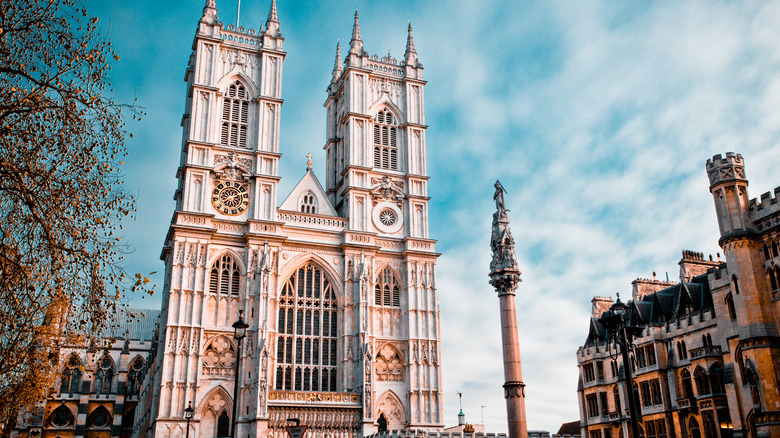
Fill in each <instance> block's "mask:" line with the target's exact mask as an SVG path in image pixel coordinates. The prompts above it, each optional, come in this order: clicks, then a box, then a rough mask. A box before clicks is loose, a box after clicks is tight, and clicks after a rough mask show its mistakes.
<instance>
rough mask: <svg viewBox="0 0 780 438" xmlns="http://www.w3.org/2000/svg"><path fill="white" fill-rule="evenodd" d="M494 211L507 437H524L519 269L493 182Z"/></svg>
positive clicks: (493, 273) (493, 279)
mask: <svg viewBox="0 0 780 438" xmlns="http://www.w3.org/2000/svg"><path fill="white" fill-rule="evenodd" d="M495 187H496V192H495V194H494V195H493V199H494V200H495V201H496V209H497V211H496V212H495V213H494V214H493V232H492V235H491V239H490V248H491V250H492V252H493V260H492V261H491V262H490V274H489V275H490V284H491V285H492V286H493V287H494V288H495V289H496V292H497V293H498V300H499V304H500V307H501V340H502V350H503V352H504V381H505V383H504V398H505V399H506V411H507V422H508V426H509V438H528V425H527V422H526V417H525V384H524V383H523V373H522V369H521V364H520V343H519V339H518V334H517V314H516V313H515V290H516V289H517V285H518V284H519V283H520V281H521V279H520V270H519V269H518V266H517V259H516V258H515V241H514V239H513V238H512V233H511V232H510V230H509V216H507V212H508V211H509V210H507V209H506V206H505V204H504V193H505V191H504V189H503V187H502V186H501V183H499V182H498V181H496V184H495Z"/></svg>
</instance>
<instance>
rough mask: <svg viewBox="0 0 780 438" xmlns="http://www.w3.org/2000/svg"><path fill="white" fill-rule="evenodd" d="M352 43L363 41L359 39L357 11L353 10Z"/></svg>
mask: <svg viewBox="0 0 780 438" xmlns="http://www.w3.org/2000/svg"><path fill="white" fill-rule="evenodd" d="M352 41H363V40H362V39H361V37H360V17H358V11H357V9H355V24H353V25H352ZM352 41H350V43H352Z"/></svg>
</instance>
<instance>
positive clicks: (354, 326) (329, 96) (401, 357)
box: [135, 0, 443, 438]
mask: <svg viewBox="0 0 780 438" xmlns="http://www.w3.org/2000/svg"><path fill="white" fill-rule="evenodd" d="M217 13H218V11H217V6H216V4H215V1H214V0H207V1H206V5H205V7H204V8H203V13H202V16H201V18H200V20H199V21H198V27H197V30H196V33H195V38H194V42H193V45H192V50H193V51H192V55H191V57H190V61H189V65H187V66H186V75H185V80H186V82H187V93H186V104H185V114H184V117H183V119H182V126H183V139H182V144H181V149H182V154H181V164H180V166H179V168H178V169H171V173H172V174H173V173H174V172H175V174H176V177H177V178H178V181H179V185H178V190H176V193H175V195H174V198H175V201H176V207H175V211H174V212H173V218H172V221H171V225H170V229H169V232H168V235H167V237H166V239H165V243H164V247H163V250H162V255H161V258H162V260H163V261H164V262H165V285H164V290H163V302H162V315H161V318H160V330H159V333H158V339H157V342H158V343H157V351H156V352H155V354H154V360H153V361H151V363H150V364H149V372H148V373H147V376H148V377H147V380H146V383H145V386H144V388H143V390H142V394H141V400H142V406H141V408H142V410H141V411H139V413H138V415H139V418H141V421H140V424H139V426H138V427H137V430H136V435H135V436H137V437H142V438H151V437H157V438H175V437H179V438H181V437H184V436H185V435H187V433H189V435H190V436H192V437H197V438H212V437H223V436H227V435H229V434H230V430H231V429H232V428H233V427H235V430H236V436H241V437H281V436H286V432H285V427H286V426H288V425H289V424H291V423H289V422H288V419H293V418H294V419H297V420H298V421H300V423H301V424H305V425H308V426H309V432H308V435H307V436H309V437H312V438H314V437H331V438H335V437H350V438H351V437H354V436H365V435H368V434H371V433H374V432H378V431H382V430H401V429H406V430H411V429H416V430H423V431H427V430H441V428H442V427H443V418H442V394H441V389H442V383H441V345H440V334H439V307H438V302H437V294H436V274H435V269H436V260H437V258H438V256H439V254H437V253H436V251H435V246H434V245H435V241H433V240H431V239H430V238H429V234H428V195H427V184H428V176H427V175H426V142H425V131H426V129H427V126H426V125H425V109H424V97H423V88H424V86H425V81H424V80H423V77H422V73H423V66H422V64H421V63H420V62H419V60H418V58H417V51H416V49H415V45H414V41H413V38H412V28H411V25H409V27H408V29H404V31H405V35H404V34H401V35H403V36H406V41H407V42H406V51H405V53H404V56H403V58H402V59H400V60H397V59H394V58H392V57H391V56H389V55H388V56H385V57H378V56H376V55H373V56H372V55H369V53H368V52H367V51H366V50H365V48H364V45H363V40H362V37H361V33H360V24H359V21H358V15H357V13H355V16H354V23H353V29H352V38H351V41H350V43H349V47H348V50H345V51H346V54H345V55H343V56H342V52H341V46H340V45H338V46H337V47H336V59H335V65H334V66H333V70H332V80H331V81H330V84H323V85H327V92H326V94H325V109H326V113H327V115H326V117H327V129H326V132H325V139H324V155H325V158H324V159H325V160H326V164H327V165H326V176H325V184H324V186H323V185H322V184H321V183H320V182H319V179H318V178H317V176H316V175H315V174H314V171H313V170H312V167H311V164H312V162H311V160H312V159H313V157H312V156H311V155H310V156H309V162H308V166H307V167H306V168H305V172H304V173H303V177H302V178H301V180H300V182H299V183H298V184H297V185H296V186H295V188H294V189H293V190H292V192H291V193H290V194H289V195H287V196H286V198H282V199H283V201H282V202H281V203H277V201H278V200H279V199H280V198H279V193H278V184H279V180H280V175H279V173H278V169H279V161H280V159H281V158H282V154H283V153H284V151H285V147H284V145H283V144H282V142H280V138H279V132H280V129H279V127H280V123H282V121H281V117H280V116H281V106H282V104H283V92H282V83H283V74H282V66H283V63H284V61H285V56H286V53H285V52H284V37H283V36H282V32H281V27H282V25H281V23H280V22H279V18H278V15H277V9H276V2H275V1H273V2H272V3H271V7H270V12H269V14H268V19H267V21H266V23H265V26H263V27H261V28H260V29H245V28H243V27H238V28H236V27H234V26H233V25H227V26H226V25H223V24H222V23H221V22H220V21H219V19H218V16H217ZM182 67H183V68H184V67H185V66H182ZM330 67H331V66H330V65H329V66H327V67H326V68H330ZM170 147H173V146H172V145H170ZM176 147H178V146H176ZM312 147H314V145H312ZM301 163H302V164H303V163H305V161H304V160H301ZM301 167H302V168H303V166H301ZM302 170H303V169H302ZM240 317H241V318H243V320H244V321H245V322H246V323H247V324H248V326H249V327H248V329H247V332H246V337H245V338H243V340H239V341H237V339H236V338H234V328H233V324H234V322H236V321H237V320H239V318H240ZM239 342H241V344H239ZM239 352H240V353H239ZM237 364H240V372H239V373H238V375H236V368H237V367H236V365H237ZM190 403H191V404H192V407H193V409H194V410H195V412H194V415H193V419H192V421H191V422H190V423H188V422H187V421H186V420H185V417H184V410H185V408H187V406H188V405H189V404H190ZM234 412H235V418H234ZM234 423H235V424H234ZM188 424H189V429H187V427H188ZM188 431H189V432H188Z"/></svg>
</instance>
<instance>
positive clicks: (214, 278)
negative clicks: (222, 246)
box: [209, 255, 240, 295]
mask: <svg viewBox="0 0 780 438" xmlns="http://www.w3.org/2000/svg"><path fill="white" fill-rule="evenodd" d="M239 278H240V274H239V272H238V265H237V264H236V262H235V260H233V258H232V257H230V256H229V255H223V256H222V257H220V258H219V259H218V260H217V261H216V262H214V264H213V265H212V266H211V273H210V274H209V292H211V293H213V294H222V295H227V294H230V295H238V282H239Z"/></svg>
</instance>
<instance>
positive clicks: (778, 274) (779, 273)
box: [772, 266, 780, 290]
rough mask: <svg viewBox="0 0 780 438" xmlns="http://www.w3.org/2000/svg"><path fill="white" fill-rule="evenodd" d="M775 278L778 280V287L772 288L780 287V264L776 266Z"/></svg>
mask: <svg viewBox="0 0 780 438" xmlns="http://www.w3.org/2000/svg"><path fill="white" fill-rule="evenodd" d="M775 280H776V281H777V287H776V288H774V289H772V290H777V289H780V266H775Z"/></svg>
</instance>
